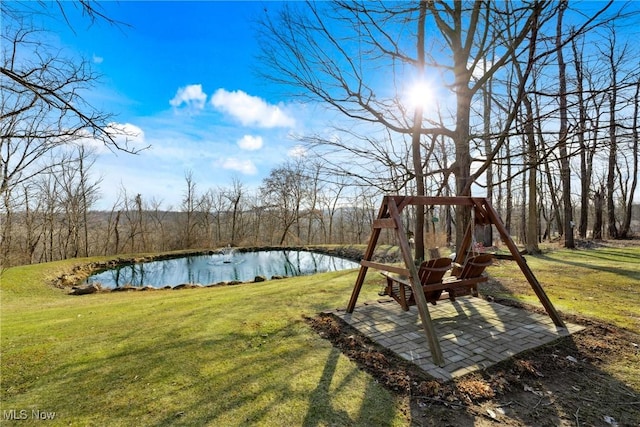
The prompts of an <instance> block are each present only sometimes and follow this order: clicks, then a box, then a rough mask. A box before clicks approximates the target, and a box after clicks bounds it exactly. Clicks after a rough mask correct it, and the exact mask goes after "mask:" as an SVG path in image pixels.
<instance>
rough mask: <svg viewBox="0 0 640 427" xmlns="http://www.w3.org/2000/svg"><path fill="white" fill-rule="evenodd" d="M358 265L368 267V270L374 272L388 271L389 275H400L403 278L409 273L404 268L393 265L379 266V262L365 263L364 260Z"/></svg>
mask: <svg viewBox="0 0 640 427" xmlns="http://www.w3.org/2000/svg"><path fill="white" fill-rule="evenodd" d="M360 265H364V266H365V267H369V268H375V269H376V270H381V271H388V272H389V273H395V274H400V275H401V276H405V277H406V276H409V274H410V273H411V272H410V271H409V269H408V268H406V267H398V266H395V265H389V264H381V263H379V262H373V261H366V260H364V259H363V260H362V261H360Z"/></svg>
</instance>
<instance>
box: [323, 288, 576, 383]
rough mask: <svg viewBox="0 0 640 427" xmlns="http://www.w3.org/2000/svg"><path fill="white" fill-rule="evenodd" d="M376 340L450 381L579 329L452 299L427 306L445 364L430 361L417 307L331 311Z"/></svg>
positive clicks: (372, 305) (381, 304)
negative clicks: (441, 365)
mask: <svg viewBox="0 0 640 427" xmlns="http://www.w3.org/2000/svg"><path fill="white" fill-rule="evenodd" d="M326 313H331V314H334V315H335V316H337V317H339V318H341V319H343V320H344V321H345V322H347V323H348V324H349V325H351V326H353V327H354V328H356V329H357V330H358V331H360V332H361V333H362V334H364V335H365V336H367V337H369V338H370V339H371V340H373V341H375V342H377V343H378V344H380V345H382V346H384V347H386V348H388V349H390V350H391V351H393V352H394V353H396V354H397V355H399V356H400V357H402V358H404V359H406V360H409V361H411V362H413V363H414V364H416V365H417V366H419V367H420V368H421V369H423V370H424V371H426V372H427V373H428V374H430V375H432V376H433V377H435V378H439V379H444V380H450V379H452V378H456V377H459V376H461V375H465V374H468V373H470V372H473V371H477V370H480V369H484V368H486V367H488V366H491V365H493V364H496V363H498V362H500V361H502V360H506V359H508V358H509V357H511V356H513V355H515V354H517V353H520V352H522V351H525V350H529V349H532V348H535V347H539V346H541V345H543V344H547V343H549V342H552V341H554V340H556V339H558V338H561V337H564V336H567V335H570V334H572V333H575V332H578V331H580V330H582V329H584V328H583V327H581V326H579V325H573V324H567V329H564V328H560V327H557V326H556V325H554V323H553V321H552V320H551V318H550V317H549V316H546V315H542V314H536V313H531V312H529V311H526V310H522V309H518V308H514V307H508V306H505V305H502V304H498V303H495V302H489V301H486V300H484V299H482V298H475V297H471V296H467V297H458V298H456V301H455V302H451V301H448V300H443V301H440V302H439V303H438V304H437V305H436V306H433V305H429V314H430V315H431V319H432V321H433V325H434V328H435V331H436V334H437V337H438V340H439V341H440V346H441V349H442V354H443V356H444V359H445V363H446V364H445V366H444V367H440V366H437V365H436V364H434V363H433V360H432V358H431V352H430V350H429V344H428V341H427V337H426V336H425V333H424V329H423V328H422V323H421V322H420V317H419V315H418V310H417V308H416V307H415V306H413V307H411V308H410V310H409V311H403V310H402V308H401V307H400V306H399V305H398V304H397V303H395V301H393V300H391V299H381V300H378V301H372V302H368V303H364V304H360V305H358V306H356V308H355V310H354V312H353V313H351V314H349V313H347V312H346V311H345V310H340V309H338V310H331V311H327V312H326Z"/></svg>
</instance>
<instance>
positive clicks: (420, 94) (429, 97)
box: [405, 82, 433, 109]
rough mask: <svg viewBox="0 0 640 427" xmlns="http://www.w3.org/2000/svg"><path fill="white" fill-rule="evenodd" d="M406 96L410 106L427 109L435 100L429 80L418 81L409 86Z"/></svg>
mask: <svg viewBox="0 0 640 427" xmlns="http://www.w3.org/2000/svg"><path fill="white" fill-rule="evenodd" d="M405 97H406V100H407V106H408V107H409V108H416V107H422V108H423V109H426V108H427V107H428V106H429V105H431V103H432V101H433V88H432V87H431V85H430V84H428V83H427V82H417V83H414V84H413V85H411V86H409V88H408V89H407V92H406V95H405Z"/></svg>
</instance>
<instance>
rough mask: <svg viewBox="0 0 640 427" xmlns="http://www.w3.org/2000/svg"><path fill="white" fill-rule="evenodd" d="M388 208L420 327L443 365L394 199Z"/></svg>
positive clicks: (436, 362)
mask: <svg viewBox="0 0 640 427" xmlns="http://www.w3.org/2000/svg"><path fill="white" fill-rule="evenodd" d="M388 209H389V214H390V215H391V218H393V219H394V220H395V221H396V226H397V227H396V234H397V237H398V242H399V244H400V252H401V253H402V257H403V259H404V263H405V265H406V266H407V268H408V269H409V273H410V275H409V278H410V280H411V291H412V292H413V297H414V298H415V300H416V306H417V307H418V313H419V314H420V320H421V321H422V328H423V329H424V332H425V335H426V336H427V341H428V342H429V349H430V350H431V357H432V358H433V362H434V363H435V364H436V365H438V366H444V364H445V362H444V357H443V356H442V349H441V348H440V342H439V341H438V337H437V336H436V331H435V329H434V327H433V322H432V321H431V316H430V315H429V308H428V307H427V298H426V297H425V296H424V291H423V290H422V284H421V283H420V277H418V269H417V268H416V265H415V263H414V262H413V256H412V255H411V248H410V247H409V242H407V236H406V235H405V232H404V227H402V219H401V218H400V213H399V212H398V207H397V206H396V203H395V200H393V199H391V198H390V199H389V205H388Z"/></svg>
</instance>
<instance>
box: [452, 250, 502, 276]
mask: <svg viewBox="0 0 640 427" xmlns="http://www.w3.org/2000/svg"><path fill="white" fill-rule="evenodd" d="M492 262H493V255H492V254H480V255H476V256H472V257H470V258H469V259H467V261H466V262H465V263H464V265H463V266H462V270H461V271H460V273H459V274H456V277H458V279H472V278H475V277H480V276H481V275H482V273H484V270H485V268H487V267H488V266H490V265H491V263H492Z"/></svg>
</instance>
